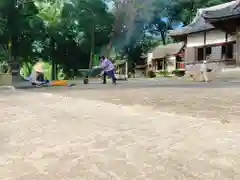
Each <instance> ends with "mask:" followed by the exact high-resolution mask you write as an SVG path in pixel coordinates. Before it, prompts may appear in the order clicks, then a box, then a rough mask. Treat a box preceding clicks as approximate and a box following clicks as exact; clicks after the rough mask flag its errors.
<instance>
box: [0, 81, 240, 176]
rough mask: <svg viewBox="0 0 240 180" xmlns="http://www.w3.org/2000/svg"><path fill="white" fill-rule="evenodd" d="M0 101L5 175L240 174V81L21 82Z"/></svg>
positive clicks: (0, 159) (0, 167)
mask: <svg viewBox="0 0 240 180" xmlns="http://www.w3.org/2000/svg"><path fill="white" fill-rule="evenodd" d="M98 86H99V87H100V86H101V87H103V85H98ZM0 108H1V110H0V138H1V146H0V153H1V155H0V179H2V180H85V179H86V180H93V179H96V180H108V179H109V180H132V179H136V180H147V179H149V180H173V179H174V180H175V179H176V180H185V179H186V180H239V179H240V144H239V143H238V141H239V139H240V123H239V122H238V121H239V117H240V88H238V87H235V88H228V87H222V88H213V87H206V88H199V87H194V88H190V87H189V86H186V87H177V86H176V87H174V88H172V87H167V86H166V87H151V86H148V87H144V86H138V87H137V86H136V87H135V88H134V87H129V88H124V85H120V86H115V87H114V86H112V85H107V88H98V89H97V88H89V89H87V88H86V89H84V88H82V89H81V88H78V87H76V88H72V89H66V88H65V89H64V88H59V89H48V90H44V89H39V90H36V91H33V90H24V91H22V90H17V91H16V92H1V94H0Z"/></svg>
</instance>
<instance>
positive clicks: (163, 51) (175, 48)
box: [152, 42, 184, 59]
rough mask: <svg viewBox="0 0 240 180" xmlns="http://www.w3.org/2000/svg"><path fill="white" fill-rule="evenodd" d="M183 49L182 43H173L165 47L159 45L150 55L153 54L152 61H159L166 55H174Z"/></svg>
mask: <svg viewBox="0 0 240 180" xmlns="http://www.w3.org/2000/svg"><path fill="white" fill-rule="evenodd" d="M183 47H184V43H183V42H180V43H173V44H167V45H165V46H164V45H160V46H158V47H156V48H155V49H154V50H153V51H152V53H153V59H160V58H164V57H166V56H168V55H174V54H177V53H179V51H180V50H181V49H182V48H183Z"/></svg>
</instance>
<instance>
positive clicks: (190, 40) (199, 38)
mask: <svg viewBox="0 0 240 180" xmlns="http://www.w3.org/2000/svg"><path fill="white" fill-rule="evenodd" d="M203 45H204V32H199V33H193V34H189V35H188V36H187V47H196V46H203Z"/></svg>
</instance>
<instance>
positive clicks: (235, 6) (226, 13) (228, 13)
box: [203, 1, 240, 21]
mask: <svg viewBox="0 0 240 180" xmlns="http://www.w3.org/2000/svg"><path fill="white" fill-rule="evenodd" d="M236 16H240V1H238V2H237V1H232V2H231V3H229V5H228V6H225V7H223V8H221V9H217V10H211V11H206V12H204V14H203V17H204V18H205V19H207V20H210V21H211V20H218V19H224V18H231V17H236Z"/></svg>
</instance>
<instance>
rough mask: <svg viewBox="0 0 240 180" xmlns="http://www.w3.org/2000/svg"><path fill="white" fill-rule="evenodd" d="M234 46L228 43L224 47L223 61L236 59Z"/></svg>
mask: <svg viewBox="0 0 240 180" xmlns="http://www.w3.org/2000/svg"><path fill="white" fill-rule="evenodd" d="M233 46H234V44H233V43H228V44H224V45H223V46H222V59H233V58H234V57H233V56H234V48H233Z"/></svg>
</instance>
